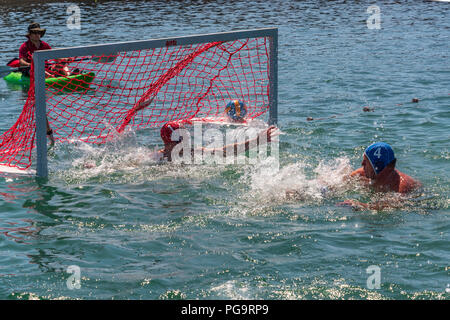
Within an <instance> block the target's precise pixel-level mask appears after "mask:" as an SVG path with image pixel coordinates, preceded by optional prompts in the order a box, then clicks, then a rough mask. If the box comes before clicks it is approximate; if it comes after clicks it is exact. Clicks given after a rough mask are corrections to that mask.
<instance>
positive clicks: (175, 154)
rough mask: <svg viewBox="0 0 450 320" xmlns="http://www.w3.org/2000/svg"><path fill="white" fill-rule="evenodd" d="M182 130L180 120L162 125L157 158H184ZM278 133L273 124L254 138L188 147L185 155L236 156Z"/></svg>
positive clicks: (263, 142) (182, 124)
mask: <svg viewBox="0 0 450 320" xmlns="http://www.w3.org/2000/svg"><path fill="white" fill-rule="evenodd" d="M183 130H186V128H185V126H184V123H183V122H182V121H180V122H177V121H169V122H167V123H165V124H164V125H163V126H162V128H161V139H162V141H163V142H164V148H163V149H161V150H158V160H160V161H162V160H167V161H173V160H176V159H180V158H183V159H186V155H185V154H183V153H184V152H185V151H186V145H187V146H190V144H183V143H182V142H183V138H184V135H183V134H182V133H183ZM180 133H181V134H180ZM278 134H279V130H278V128H277V127H275V126H270V127H268V128H267V129H265V130H262V131H261V132H260V133H259V134H258V135H257V137H256V138H253V139H247V140H245V141H243V142H235V143H233V144H229V145H224V146H222V147H217V148H205V147H197V148H191V147H189V149H190V156H189V155H187V156H188V157H189V158H190V159H192V158H194V156H195V155H196V154H199V153H200V154H210V155H217V156H222V157H229V156H237V155H238V154H239V153H240V152H247V151H248V150H250V149H251V148H252V147H254V146H259V145H263V144H266V143H269V142H271V141H272V139H273V138H274V137H275V136H276V135H278ZM189 149H188V150H189Z"/></svg>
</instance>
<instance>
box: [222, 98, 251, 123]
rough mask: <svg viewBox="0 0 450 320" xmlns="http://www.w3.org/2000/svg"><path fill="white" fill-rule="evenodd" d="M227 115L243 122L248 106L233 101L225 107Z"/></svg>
mask: <svg viewBox="0 0 450 320" xmlns="http://www.w3.org/2000/svg"><path fill="white" fill-rule="evenodd" d="M225 113H226V114H227V115H228V117H230V118H231V119H232V120H234V121H242V120H244V117H245V115H246V114H247V106H246V105H245V103H244V102H242V101H240V100H233V101H230V102H229V103H228V104H227V106H226V107H225Z"/></svg>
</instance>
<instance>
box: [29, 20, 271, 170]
mask: <svg viewBox="0 0 450 320" xmlns="http://www.w3.org/2000/svg"><path fill="white" fill-rule="evenodd" d="M257 37H267V38H269V46H270V51H269V120H268V122H269V124H270V125H272V124H277V122H278V28H263V29H254V30H242V31H231V32H221V33H211V34H200V35H191V36H183V37H174V38H163V39H150V40H142V41H130V42H118V43H109V44H100V45H91V46H82V47H71V48H64V49H52V50H42V51H36V52H35V53H34V55H33V63H34V84H35V105H36V152H37V159H36V174H37V176H38V177H44V178H45V177H47V176H48V164H47V130H46V114H47V107H46V96H45V61H46V60H49V59H59V58H66V57H74V56H90V55H93V56H101V55H112V54H116V53H117V52H121V51H132V50H143V49H153V48H161V47H166V46H169V45H177V46H178V45H190V44H198V43H207V42H213V41H234V40H239V39H246V38H257Z"/></svg>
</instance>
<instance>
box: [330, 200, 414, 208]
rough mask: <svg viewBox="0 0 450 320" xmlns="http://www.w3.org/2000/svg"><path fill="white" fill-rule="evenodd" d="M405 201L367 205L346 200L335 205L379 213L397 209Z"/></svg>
mask: <svg viewBox="0 0 450 320" xmlns="http://www.w3.org/2000/svg"><path fill="white" fill-rule="evenodd" d="M405 203H406V201H405V200H400V199H399V198H395V199H386V200H378V201H373V202H369V203H364V202H360V201H357V200H351V199H347V200H345V201H343V202H339V203H337V205H338V206H340V207H351V208H352V209H353V210H355V211H359V210H374V211H381V210H384V209H398V208H402V207H404V206H405Z"/></svg>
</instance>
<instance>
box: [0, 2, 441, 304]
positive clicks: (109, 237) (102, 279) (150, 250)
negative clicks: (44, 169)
mask: <svg viewBox="0 0 450 320" xmlns="http://www.w3.org/2000/svg"><path fill="white" fill-rule="evenodd" d="M75 3H76V4H77V5H78V6H79V7H80V10H81V12H80V13H81V29H68V28H67V25H66V21H67V18H68V16H69V15H68V13H67V11H66V10H67V7H68V5H69V4H68V3H63V2H56V1H47V2H45V1H40V2H34V3H31V2H21V1H6V2H2V3H1V4H0V8H1V10H0V31H1V32H0V39H1V41H2V44H3V46H2V49H0V61H3V62H4V63H6V62H7V61H9V60H10V59H11V58H13V57H15V56H17V51H18V47H19V46H20V44H21V43H22V42H23V41H24V40H25V37H24V36H23V34H24V33H25V31H26V27H27V25H28V24H29V23H30V22H31V21H32V20H37V21H39V22H40V23H41V25H42V26H45V27H46V28H47V33H46V35H45V38H44V40H46V41H47V42H48V43H49V44H50V45H52V46H54V47H68V46H78V45H89V44H97V43H105V42H118V41H131V40H142V39H148V38H160V37H170V36H180V35H190V34H199V33H210V32H222V31H230V30H241V29H251V28H262V27H278V29H279V48H278V51H279V62H278V65H279V76H278V77H279V83H278V89H279V106H278V110H279V114H278V116H279V123H278V126H279V127H280V129H281V130H282V132H283V134H282V135H280V137H279V140H280V142H279V164H280V168H279V170H273V169H272V167H271V166H270V161H271V160H270V159H268V160H267V161H266V162H263V163H258V164H256V165H239V166H238V165H228V166H213V165H207V164H204V165H194V166H186V165H177V164H155V163H154V162H153V161H150V160H149V159H148V154H150V153H151V152H152V151H153V150H155V149H157V148H160V147H161V146H162V145H161V142H160V139H159V136H158V135H159V132H158V130H156V129H149V130H143V131H138V132H132V133H131V135H130V136H125V137H122V138H120V139H119V140H118V141H116V142H115V143H112V144H109V145H106V146H102V147H98V148H96V147H92V146H87V145H84V144H77V145H57V146H55V148H53V149H52V150H51V151H50V153H49V161H50V176H49V179H48V180H36V179H35V178H34V177H27V176H18V175H12V174H4V173H3V174H1V175H0V299H449V296H450V280H449V279H450V278H449V275H450V263H449V261H450V251H449V247H450V246H449V231H450V219H449V214H450V211H449V203H450V201H449V195H450V183H449V169H450V164H449V159H450V154H449V146H450V63H449V61H450V59H449V54H450V3H446V2H432V1H404V2H403V1H400V2H396V3H395V4H394V3H392V2H390V1H377V2H376V3H375V5H377V6H378V8H379V9H380V18H381V20H380V29H370V28H368V24H367V20H368V19H369V17H370V15H371V14H370V13H368V12H367V9H368V7H369V6H371V5H373V4H374V3H373V2H372V1H358V2H348V1H333V2H331V1H301V2H296V1H271V2H266V1H245V2H238V1H235V2H229V1H217V2H216V1H212V2H211V1H191V2H190V1H151V2H142V1H127V2H124V1H98V2H92V1H91V2H88V1H85V2H75ZM26 97H27V92H26V91H24V90H21V89H20V88H17V87H11V86H8V85H7V83H6V82H5V81H3V80H0V108H1V110H2V115H3V116H2V117H1V119H0V132H1V133H3V132H5V131H6V130H8V129H9V128H10V127H11V126H12V125H13V124H14V123H15V121H16V120H17V118H18V116H19V114H20V112H21V109H22V107H23V105H24V102H25V100H26ZM412 98H419V100H420V101H419V103H412V102H411V100H412ZM364 107H369V108H370V109H371V111H369V112H365V111H363V108H364ZM308 118H312V119H313V120H307V119H308ZM375 141H385V142H388V143H390V144H391V145H392V146H393V148H394V151H395V153H396V157H397V166H398V169H399V170H401V171H402V172H405V173H407V174H408V175H410V176H412V177H414V178H416V179H418V180H420V181H421V182H422V184H423V190H421V191H420V192H419V193H417V194H415V195H414V198H413V199H411V200H410V201H408V202H407V203H406V204H405V205H404V206H402V207H401V208H399V209H390V210H382V211H370V210H367V211H354V210H352V209H350V208H346V207H341V206H337V205H336V204H337V203H338V202H341V201H344V200H346V199H360V200H364V201H370V200H373V199H374V198H375V197H376V196H377V195H375V194H373V193H370V192H367V191H365V190H363V189H361V188H360V187H359V186H358V185H354V184H347V183H345V182H343V180H342V179H343V177H344V176H345V175H347V174H348V173H349V172H350V171H351V170H352V169H354V168H357V167H359V166H360V164H361V160H362V159H361V156H362V153H363V151H364V149H365V147H366V146H367V145H369V144H370V143H372V142H375ZM86 161H92V162H94V163H95V164H96V167H95V168H86V167H85V166H83V163H85V162H86ZM324 182H325V183H326V184H329V185H332V186H333V190H334V191H333V192H330V193H328V194H325V195H324V194H323V193H322V192H321V186H322V185H323V183H324ZM288 190H296V191H298V193H299V194H300V195H301V196H300V197H294V198H292V197H288V196H286V191H288ZM71 266H76V267H75V268H76V269H77V270H78V271H79V276H80V281H79V288H77V287H73V286H71V285H70V284H71V282H70V280H71V279H72V278H71V277H72V276H75V275H76V274H74V273H73V272H72V271H71V270H74V269H73V267H71ZM374 267H375V268H378V269H377V270H378V271H379V276H380V277H379V280H380V281H379V284H380V286H379V288H374V287H373V286H371V284H373V283H372V282H371V279H373V278H371V276H373V273H372V272H371V270H373V268H374Z"/></svg>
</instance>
